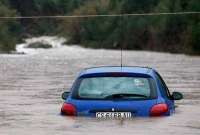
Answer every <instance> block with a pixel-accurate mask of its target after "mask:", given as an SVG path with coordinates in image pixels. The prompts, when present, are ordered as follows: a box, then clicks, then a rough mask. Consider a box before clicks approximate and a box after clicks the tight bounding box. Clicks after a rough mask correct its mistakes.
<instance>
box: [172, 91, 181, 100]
mask: <svg viewBox="0 0 200 135" xmlns="http://www.w3.org/2000/svg"><path fill="white" fill-rule="evenodd" d="M172 99H173V100H181V99H183V94H182V93H180V92H173V93H172Z"/></svg>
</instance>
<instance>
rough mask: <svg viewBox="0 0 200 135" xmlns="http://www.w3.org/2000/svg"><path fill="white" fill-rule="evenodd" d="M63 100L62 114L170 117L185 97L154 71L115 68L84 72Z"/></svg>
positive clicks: (143, 68) (95, 68) (101, 68)
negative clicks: (171, 88) (167, 84)
mask: <svg viewBox="0 0 200 135" xmlns="http://www.w3.org/2000/svg"><path fill="white" fill-rule="evenodd" d="M62 98H63V99H64V100H65V102H64V104H63V106H62V108H61V114H62V115H67V116H92V117H97V118H130V117H137V116H141V117H148V116H169V115H171V114H173V113H174V111H175V105H174V100H180V99H182V98H183V95H182V94H181V93H179V92H173V93H172V94H171V93H170V91H169V90H168V88H167V86H166V84H165V82H164V80H163V79H162V77H161V76H160V75H159V73H158V72H157V71H156V70H154V69H152V68H147V67H120V66H112V67H94V68H89V69H85V70H84V71H82V72H81V73H80V74H79V76H78V77H77V79H76V80H75V82H74V84H73V86H72V88H71V90H70V92H64V93H63V94H62Z"/></svg>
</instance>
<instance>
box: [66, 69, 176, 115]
mask: <svg viewBox="0 0 200 135" xmlns="http://www.w3.org/2000/svg"><path fill="white" fill-rule="evenodd" d="M110 73H116V74H119V75H120V73H126V74H127V76H128V75H135V76H149V77H151V78H152V79H153V80H154V81H155V84H156V92H157V98H155V99H146V100H86V99H73V98H72V92H73V91H71V93H70V95H69V96H68V98H67V99H66V100H65V102H66V103H70V104H73V105H74V106H75V107H76V110H77V115H78V116H95V112H96V111H101V110H110V109H111V108H114V109H116V110H119V111H126V110H127V111H129V112H131V113H132V115H133V116H142V117H148V116H150V110H151V108H152V106H153V105H156V104H159V103H166V104H167V105H168V108H169V109H168V112H167V113H166V114H165V115H166V116H168V115H170V114H172V113H173V112H174V100H171V99H169V98H168V97H167V95H166V94H165V93H166V92H165V90H164V88H163V87H162V85H161V82H160V81H159V80H158V79H157V77H156V71H155V70H154V69H152V68H145V67H96V68H90V69H86V70H84V71H82V72H81V73H80V74H79V75H78V77H77V79H79V78H81V77H88V76H99V75H101V76H102V75H103V74H105V75H106V74H110ZM75 85H76V81H75V83H74V84H73V87H74V86H75ZM73 87H72V89H71V90H73Z"/></svg>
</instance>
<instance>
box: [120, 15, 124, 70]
mask: <svg viewBox="0 0 200 135" xmlns="http://www.w3.org/2000/svg"><path fill="white" fill-rule="evenodd" d="M119 17H120V20H119V21H120V29H121V31H120V33H121V38H123V28H122V26H123V24H122V17H123V16H119ZM120 44H121V45H120V48H121V49H120V53H121V54H120V55H121V56H120V57H121V58H120V59H121V60H120V62H121V70H122V67H123V43H122V39H121V43H120Z"/></svg>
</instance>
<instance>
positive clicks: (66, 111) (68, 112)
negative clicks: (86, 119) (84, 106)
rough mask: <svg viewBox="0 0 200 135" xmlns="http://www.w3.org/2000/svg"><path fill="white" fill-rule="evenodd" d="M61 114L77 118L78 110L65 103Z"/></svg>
mask: <svg viewBox="0 0 200 135" xmlns="http://www.w3.org/2000/svg"><path fill="white" fill-rule="evenodd" d="M61 113H62V114H63V115H68V116H75V115H76V108H75V106H74V105H72V104H69V103H64V104H63V106H62V109H61Z"/></svg>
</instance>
